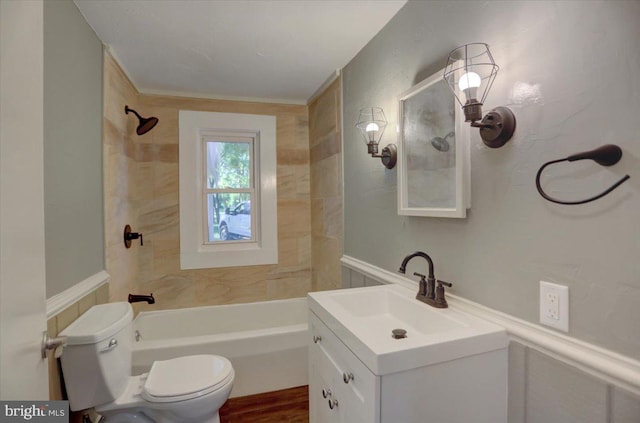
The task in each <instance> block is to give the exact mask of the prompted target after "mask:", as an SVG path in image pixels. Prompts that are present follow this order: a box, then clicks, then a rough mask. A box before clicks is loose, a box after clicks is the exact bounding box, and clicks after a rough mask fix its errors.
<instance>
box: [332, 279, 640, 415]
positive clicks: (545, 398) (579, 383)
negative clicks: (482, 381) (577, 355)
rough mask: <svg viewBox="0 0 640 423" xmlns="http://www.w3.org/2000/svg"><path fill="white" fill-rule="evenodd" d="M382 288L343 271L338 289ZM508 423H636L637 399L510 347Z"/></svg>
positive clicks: (639, 410)
mask: <svg viewBox="0 0 640 423" xmlns="http://www.w3.org/2000/svg"><path fill="white" fill-rule="evenodd" d="M374 285H381V283H380V282H379V281H377V280H375V279H372V278H370V277H367V276H365V275H363V274H361V273H360V272H357V271H355V270H352V269H349V268H347V267H344V266H343V267H342V286H343V287H344V288H357V287H363V286H374ZM508 383H509V402H508V407H509V413H508V415H509V419H508V423H638V422H640V397H638V396H636V395H633V394H632V393H630V392H628V391H626V390H624V389H623V388H621V387H618V386H615V385H613V384H611V383H609V382H607V381H605V380H602V379H599V378H596V377H594V376H592V375H590V374H587V373H585V372H583V371H582V370H580V369H578V368H576V367H574V366H571V365H568V364H565V363H564V362H562V361H560V360H558V359H556V358H554V357H551V356H549V355H547V354H544V353H542V352H540V351H538V350H536V349H535V348H533V347H529V346H527V345H523V344H522V343H519V342H516V341H513V340H512V341H511V342H510V344H509V381H508Z"/></svg>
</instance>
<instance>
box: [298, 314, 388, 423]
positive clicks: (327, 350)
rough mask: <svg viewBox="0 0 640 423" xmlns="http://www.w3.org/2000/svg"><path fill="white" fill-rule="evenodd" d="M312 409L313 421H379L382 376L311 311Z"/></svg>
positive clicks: (345, 422)
mask: <svg viewBox="0 0 640 423" xmlns="http://www.w3.org/2000/svg"><path fill="white" fill-rule="evenodd" d="M309 314H310V316H309V334H310V346H309V413H310V420H311V422H312V423H325V422H343V423H361V422H362V423H365V422H379V421H380V410H379V408H378V406H377V404H378V403H379V399H380V387H379V384H380V378H379V377H378V376H375V375H374V374H373V373H371V371H370V370H369V369H367V367H366V366H365V365H364V364H362V362H361V361H360V360H359V359H358V358H357V357H356V356H355V355H354V354H353V353H352V352H351V351H349V349H348V348H347V347H346V346H345V345H344V344H343V343H342V342H340V340H339V339H338V338H337V337H336V336H335V335H334V334H333V332H331V331H330V330H329V329H328V328H327V327H326V326H325V325H324V324H323V323H322V322H321V321H320V319H318V317H317V316H316V315H315V314H313V313H309Z"/></svg>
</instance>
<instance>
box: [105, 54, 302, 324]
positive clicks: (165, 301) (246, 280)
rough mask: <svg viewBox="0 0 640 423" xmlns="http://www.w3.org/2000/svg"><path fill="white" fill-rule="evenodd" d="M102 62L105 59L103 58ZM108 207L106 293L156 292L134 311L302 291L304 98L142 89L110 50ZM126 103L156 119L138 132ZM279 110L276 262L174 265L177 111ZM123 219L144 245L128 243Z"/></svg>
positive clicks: (177, 246) (177, 249)
mask: <svg viewBox="0 0 640 423" xmlns="http://www.w3.org/2000/svg"><path fill="white" fill-rule="evenodd" d="M107 62H108V64H107ZM105 63H106V65H105V78H107V83H106V84H105V91H106V93H105V101H106V102H107V104H105V140H104V142H105V150H106V151H105V193H106V198H105V208H106V210H107V212H106V219H105V228H106V239H107V269H106V270H107V272H108V273H109V274H110V275H111V300H112V301H123V300H125V299H126V296H127V294H128V293H129V292H133V293H139V294H149V293H153V294H154V297H155V298H156V304H154V305H147V304H146V303H137V304H135V309H136V311H140V310H161V309H173V308H182V307H196V306H204V305H216V304H229V303H243V302H254V301H265V300H273V299H283V298H292V297H302V296H305V295H306V294H307V292H309V291H310V290H311V210H310V207H311V198H310V166H309V131H308V125H309V124H308V114H307V107H306V106H303V105H288V104H270V103H256V102H240V101H224V100H208V99H194V98H181V97H168V96H154V95H140V94H138V93H137V91H136V90H135V87H134V86H133V85H132V84H131V83H130V82H129V81H128V80H127V79H126V77H125V76H124V74H123V72H122V71H121V70H120V69H119V67H118V65H117V63H115V62H114V61H113V59H112V58H108V59H105ZM125 104H129V105H130V106H132V107H136V108H137V109H139V110H138V111H139V112H140V114H142V115H143V116H156V117H157V118H159V119H160V122H159V123H158V125H157V126H156V127H155V128H154V129H153V130H152V131H150V132H149V133H147V134H145V135H143V136H140V137H139V136H136V135H135V124H136V123H137V120H136V119H135V118H134V117H133V116H125V114H124V111H123V108H124V105H125ZM181 109H183V110H199V111H210V112H224V113H247V114H263V115H275V116H276V130H277V147H276V149H277V177H278V186H277V188H278V264H277V265H262V266H243V267H227V268H218V269H199V270H181V269H180V232H179V229H180V220H179V219H180V216H179V203H178V201H179V191H178V187H179V173H178V111H179V110H181ZM125 224H130V225H131V226H132V229H133V230H134V231H136V232H142V233H143V235H144V246H140V244H139V243H137V242H134V243H133V246H132V248H130V249H128V250H127V249H125V248H124V246H123V243H122V231H123V228H124V225H125Z"/></svg>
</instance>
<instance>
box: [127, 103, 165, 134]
mask: <svg viewBox="0 0 640 423" xmlns="http://www.w3.org/2000/svg"><path fill="white" fill-rule="evenodd" d="M124 112H125V113H126V114H129V112H132V113H133V114H134V115H136V116H137V117H138V127H137V128H136V134H138V135H144V134H146V133H147V132H149V131H151V130H152V129H153V127H154V126H156V125H157V124H158V118H157V117H153V116H152V117H148V118H143V117H142V116H140V114H138V112H136V111H135V110H133V109H130V108H129V106H124Z"/></svg>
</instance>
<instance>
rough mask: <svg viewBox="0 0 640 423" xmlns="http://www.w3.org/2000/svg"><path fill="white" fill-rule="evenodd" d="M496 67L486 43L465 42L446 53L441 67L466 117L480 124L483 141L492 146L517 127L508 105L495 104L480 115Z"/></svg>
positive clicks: (502, 142)
mask: <svg viewBox="0 0 640 423" xmlns="http://www.w3.org/2000/svg"><path fill="white" fill-rule="evenodd" d="M498 69H500V68H499V66H498V65H496V62H495V61H494V60H493V56H492V55H491V52H490V51H489V46H488V45H487V44H485V43H472V44H465V45H463V46H461V47H458V48H456V49H455V50H453V51H452V52H451V53H450V54H449V59H448V60H447V67H446V68H445V69H444V80H445V81H447V84H448V85H449V88H451V90H452V91H453V93H454V95H455V96H456V99H457V100H458V103H460V105H461V106H462V110H464V116H465V121H466V122H471V126H473V127H476V128H480V137H481V138H482V141H484V143H485V144H486V145H487V146H488V147H491V148H498V147H502V146H503V145H504V144H505V143H506V142H507V141H509V140H510V139H511V137H512V136H513V132H514V131H515V129H516V118H515V116H514V115H513V112H512V111H511V110H510V109H509V108H507V107H496V108H495V109H493V110H491V111H490V112H489V113H487V114H486V115H485V116H484V117H482V104H483V103H484V100H485V98H486V97H487V94H488V93H489V90H490V89H491V85H493V80H494V79H495V78H496V75H497V74H498ZM478 121H480V122H478Z"/></svg>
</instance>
